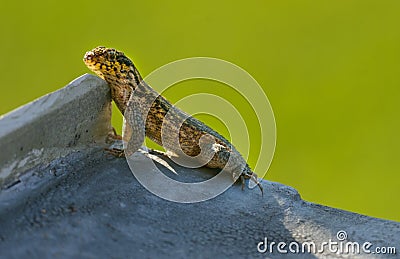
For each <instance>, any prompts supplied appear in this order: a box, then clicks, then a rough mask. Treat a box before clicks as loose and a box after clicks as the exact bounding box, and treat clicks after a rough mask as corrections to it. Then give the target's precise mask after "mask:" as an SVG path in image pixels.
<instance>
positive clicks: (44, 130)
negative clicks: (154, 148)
mask: <svg viewBox="0 0 400 259" xmlns="http://www.w3.org/2000/svg"><path fill="white" fill-rule="evenodd" d="M109 92H110V91H109V87H108V86H107V84H106V82H105V81H104V80H102V79H100V78H99V77H96V76H93V75H89V74H85V75H82V76H80V77H79V78H77V79H75V80H74V81H72V82H71V83H69V84H68V85H67V86H65V87H63V88H61V89H59V90H57V91H55V92H53V93H49V94H47V95H45V96H43V97H40V98H38V99H36V100H34V101H32V102H30V103H28V104H26V105H24V106H22V107H20V108H18V109H16V110H14V111H11V112H10V113H8V114H5V115H3V116H1V117H0V146H1V147H2V148H1V149H0V165H1V167H0V189H2V188H4V187H7V186H9V185H10V184H13V182H15V181H18V177H20V176H21V174H23V173H24V172H25V171H27V170H28V169H30V168H32V167H34V166H36V165H38V164H44V163H48V162H50V161H52V160H54V159H56V158H59V157H62V156H65V155H68V154H70V153H71V152H75V151H77V150H82V149H83V148H82V147H83V146H86V147H90V148H94V147H100V146H102V147H103V146H104V145H105V139H106V136H107V134H108V133H109V132H110V129H111V125H110V118H111V102H110V100H111V97H110V93H109Z"/></svg>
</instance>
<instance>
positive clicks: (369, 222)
mask: <svg viewBox="0 0 400 259" xmlns="http://www.w3.org/2000/svg"><path fill="white" fill-rule="evenodd" d="M110 115H111V110H110V95H109V89H108V86H107V85H106V84H105V82H104V81H103V80H101V79H99V78H97V77H94V76H91V75H84V76H82V77H80V78H78V79H76V80H74V81H73V82H72V83H71V84H69V85H68V86H66V87H64V88H62V89H60V90H59V91H56V92H54V93H51V94H49V95H46V96H44V97H42V98H40V99H38V100H36V101H34V102H32V103H29V104H27V105H25V106H23V107H21V108H19V109H17V110H15V111H13V112H11V113H9V114H7V115H5V116H3V117H2V118H1V119H0V181H1V187H2V188H1V190H0V257H1V258H26V257H33V258H36V257H37V258H43V257H45V258H47V257H58V258H71V257H84V258H110V257H115V258H127V257H128V258H171V257H174V258H188V257H190V258H193V257H194V258H210V257H229V258H236V257H237V258H239V257H240V258H249V257H251V258H253V257H254V258H265V257H267V258H280V257H285V258H287V257H288V256H289V257H294V258H314V257H315V258H364V257H369V258H376V257H377V256H378V255H377V254H366V253H365V252H364V253H362V252H361V254H353V253H337V252H335V250H330V249H329V247H325V249H324V251H323V252H321V253H318V252H317V253H300V254H295V253H291V252H290V251H288V246H286V247H283V248H282V247H281V250H282V249H283V250H286V251H288V254H284V253H283V252H282V251H279V250H278V248H277V244H278V243H279V242H285V243H286V244H287V245H289V244H291V243H297V244H299V245H300V246H301V245H307V244H310V242H313V243H314V244H316V245H317V246H318V247H321V245H322V244H324V242H337V244H339V243H342V244H346V243H347V242H352V243H354V242H357V243H358V244H359V245H363V244H366V243H370V244H371V245H372V246H369V247H368V249H370V250H371V251H374V249H375V248H377V247H386V248H387V247H394V248H395V249H397V253H399V252H400V251H398V250H399V249H400V247H399V244H400V224H399V223H397V222H393V221H387V220H381V219H376V218H372V217H367V216H363V215H359V214H356V213H352V212H348V211H343V210H338V209H334V208H329V207H326V206H322V205H318V204H313V203H309V202H307V201H304V200H302V199H301V197H300V195H299V193H298V192H297V191H296V190H294V189H293V188H291V187H289V186H285V185H282V184H279V183H273V182H269V181H263V182H262V184H263V186H264V189H265V195H264V197H262V196H261V195H260V193H259V191H258V190H257V189H255V190H248V189H246V190H244V191H242V190H241V186H240V185H234V186H232V187H230V188H229V189H228V190H227V191H226V192H224V193H223V194H222V195H220V196H218V197H216V198H214V199H211V200H208V201H206V202H201V203H194V204H180V203H173V202H168V201H165V200H163V199H161V198H159V197H157V196H155V195H153V194H152V193H150V192H149V191H147V190H146V189H145V188H144V187H143V186H141V185H140V184H139V182H138V181H137V180H136V179H135V178H134V177H133V175H132V173H131V171H130V169H129V167H128V165H127V163H126V160H125V159H123V158H122V159H121V158H115V157H113V156H110V155H109V154H107V152H104V150H103V147H105V146H106V145H107V144H106V143H105V138H106V135H107V134H108V132H109V130H110ZM159 158H160V159H163V160H165V161H167V162H168V163H169V164H171V165H172V166H173V167H174V169H175V171H176V172H177V173H178V174H179V176H180V177H182V179H183V180H184V181H189V182H190V181H202V180H205V179H208V178H210V177H212V176H213V175H214V174H215V171H214V170H212V169H206V168H201V169H187V168H183V167H180V166H177V165H174V164H173V163H172V162H171V161H169V160H168V159H167V158H165V157H164V156H163V155H159ZM138 163H140V159H139V160H138ZM164 169H165V168H164ZM344 232H346V233H344ZM339 234H346V235H347V237H346V236H344V237H345V238H344V239H342V240H340V239H339V238H343V236H340V235H339ZM265 238H267V243H268V244H267V245H268V247H270V246H271V244H272V243H273V242H274V243H275V245H274V246H273V247H274V248H273V249H272V250H273V253H270V251H269V250H268V249H267V250H266V251H264V253H262V252H263V250H264V249H266V247H265V241H266V239H265ZM257 247H258V248H259V250H261V252H260V251H259V250H258V249H257ZM294 247H295V246H294ZM292 248H293V247H292ZM333 248H335V247H333ZM336 248H337V247H336ZM395 256H396V255H388V257H389V258H395Z"/></svg>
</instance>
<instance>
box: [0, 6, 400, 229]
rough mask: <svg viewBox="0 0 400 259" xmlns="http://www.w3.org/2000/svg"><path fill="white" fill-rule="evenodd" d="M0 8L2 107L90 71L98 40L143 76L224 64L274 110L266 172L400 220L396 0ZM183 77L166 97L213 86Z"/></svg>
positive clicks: (339, 202)
mask: <svg viewBox="0 0 400 259" xmlns="http://www.w3.org/2000/svg"><path fill="white" fill-rule="evenodd" d="M0 14H1V15H0V26H1V41H0V48H1V50H2V57H1V61H0V71H1V72H0V73H1V77H2V82H1V94H0V103H1V106H0V114H4V113H7V112H9V111H11V110H12V109H15V108H17V107H18V106H20V105H23V104H25V103H27V102H29V101H31V100H33V99H35V98H37V97H40V96H42V95H44V94H46V93H49V92H51V91H55V90H57V89H59V88H61V87H63V86H64V85H66V84H67V83H68V82H70V81H71V80H73V79H74V78H76V77H78V76H80V75H82V74H83V73H87V72H89V71H88V69H87V68H86V67H85V66H84V64H83V62H82V57H83V54H84V53H85V51H87V50H89V49H92V48H93V47H95V46H98V45H105V46H110V47H115V48H118V49H120V50H123V51H124V52H125V53H126V54H128V55H129V56H130V57H131V58H132V59H133V60H134V62H135V63H136V65H137V67H138V68H139V70H140V71H141V73H142V75H144V76H145V75H147V74H149V73H150V72H151V71H153V70H154V69H156V68H158V67H160V66H162V65H164V64H166V63H168V62H171V61H174V60H177V59H182V58H187V57H193V56H209V57H216V58H220V59H224V60H227V61H230V62H233V63H235V64H237V65H238V66H240V67H242V68H244V69H245V70H247V71H248V72H249V73H250V74H251V75H252V76H253V77H254V78H255V79H256V80H257V81H258V82H259V83H260V85H261V86H262V87H263V88H264V90H265V92H266V94H267V95H268V97H269V100H270V102H271V104H272V107H273V109H274V112H275V117H276V123H277V136H278V138H277V147H276V153H275V157H274V160H273V163H272V165H271V167H270V170H269V172H268V174H267V176H266V178H267V179H269V180H272V181H278V182H281V183H284V184H287V185H290V186H293V187H295V188H296V189H297V190H298V191H299V192H300V194H301V195H302V197H303V198H304V199H306V200H308V201H312V202H317V203H321V204H324V205H328V206H333V207H337V208H342V209H346V210H351V211H354V212H359V213H362V214H367V215H370V216H375V217H380V218H385V219H392V220H396V221H400V205H399V202H398V199H399V198H400V174H399V173H400V162H399V155H400V137H399V132H400V120H399V112H400V101H399V100H400V30H399V28H400V15H399V14H400V1H397V0H387V1H368V0H359V1H352V0H336V1H320V0H319V1H261V0H260V1H253V0H250V1H244V2H232V1H209V0H206V1H201V2H199V1H196V2H192V3H191V2H189V1H169V2H167V1H165V2H162V1H158V2H156V1H153V2H150V1H113V2H112V1H103V0H97V1H68V2H67V1H41V0H38V1H22V2H21V1H19V2H18V1H7V2H5V1H3V2H2V4H1V7H0ZM185 84H186V86H184V87H179V85H177V86H176V88H172V89H170V90H171V91H169V92H167V93H166V96H167V97H168V98H170V99H171V100H172V101H177V100H178V99H179V97H184V96H185V94H187V93H193V92H202V91H206V90H207V89H206V88H207V86H205V88H204V89H206V90H204V89H203V88H201V87H197V86H201V85H208V84H210V85H211V84H213V83H211V82H207V81H206V80H193V82H184V83H182V85H185ZM215 86H216V84H214V87H208V88H209V89H208V90H207V91H211V90H210V89H211V88H212V89H214V90H215V89H218V87H215ZM185 91H186V92H185ZM217 92H218V90H217ZM224 93H225V97H226V98H228V99H229V98H230V96H231V95H233V94H232V92H230V91H226V92H223V91H222V94H224ZM240 104H241V102H240V101H239V103H238V105H239V106H238V109H239V110H240V109H241V107H240ZM243 109H244V110H246V109H247V108H246V107H243ZM114 114H117V112H115V113H114ZM246 114H247V113H246V111H244V112H243V116H245V117H246ZM249 116H250V115H249ZM200 117H201V118H202V119H203V120H205V121H207V122H208V123H210V124H212V125H213V126H214V127H216V128H218V129H219V130H221V131H222V133H224V134H226V129H224V126H223V125H221V123H220V122H219V121H218V120H215V119H213V118H209V116H204V115H202V116H200ZM120 120H121V117H117V116H114V119H113V123H114V124H115V125H116V126H117V128H120ZM248 120H250V121H251V120H252V119H251V118H249V117H247V120H246V121H248ZM254 132H257V130H255V131H254ZM257 138H259V134H255V135H254V136H251V139H250V140H251V143H252V145H253V144H254V143H255V144H254V147H255V148H254V150H255V151H254V150H253V146H252V151H251V153H250V154H251V156H252V157H253V156H255V155H257V152H258V151H257V150H258V149H259V147H257V144H256V143H257V141H258V139H257ZM234 144H235V143H234ZM249 162H250V164H251V165H252V166H254V163H255V161H254V160H251V159H250V160H249ZM261 173H263V172H260V174H261ZM266 192H267V195H268V190H266Z"/></svg>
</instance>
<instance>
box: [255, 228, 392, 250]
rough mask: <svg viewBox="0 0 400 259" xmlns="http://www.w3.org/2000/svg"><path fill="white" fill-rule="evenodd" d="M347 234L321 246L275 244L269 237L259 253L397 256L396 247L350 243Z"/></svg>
mask: <svg viewBox="0 0 400 259" xmlns="http://www.w3.org/2000/svg"><path fill="white" fill-rule="evenodd" d="M347 239H348V236H347V232H346V231H344V230H339V231H338V232H337V233H336V240H332V239H329V240H328V241H324V242H322V243H320V244H316V243H315V242H301V243H300V242H290V243H286V242H274V241H270V240H268V238H267V237H265V238H264V240H263V241H261V242H259V243H258V244H257V251H258V252H259V253H280V254H287V253H292V254H300V253H301V254H304V253H310V254H322V253H328V254H329V253H334V254H339V255H356V254H396V247H394V246H374V245H373V244H372V243H371V242H363V243H359V242H355V241H348V240H347Z"/></svg>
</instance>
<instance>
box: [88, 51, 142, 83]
mask: <svg viewBox="0 0 400 259" xmlns="http://www.w3.org/2000/svg"><path fill="white" fill-rule="evenodd" d="M83 62H85V64H86V66H87V67H88V68H89V69H90V70H92V71H93V72H95V73H96V74H97V75H98V76H100V77H101V78H103V79H105V80H106V81H109V80H111V81H116V80H117V79H123V78H126V76H128V74H129V73H130V72H133V71H135V72H136V73H137V71H136V68H135V66H134V65H133V62H132V61H131V60H130V59H129V58H127V57H126V56H125V54H124V53H123V52H121V51H118V50H116V49H112V48H106V47H102V46H100V47H97V48H94V49H92V50H90V51H88V52H86V54H85V56H84V57H83Z"/></svg>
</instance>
